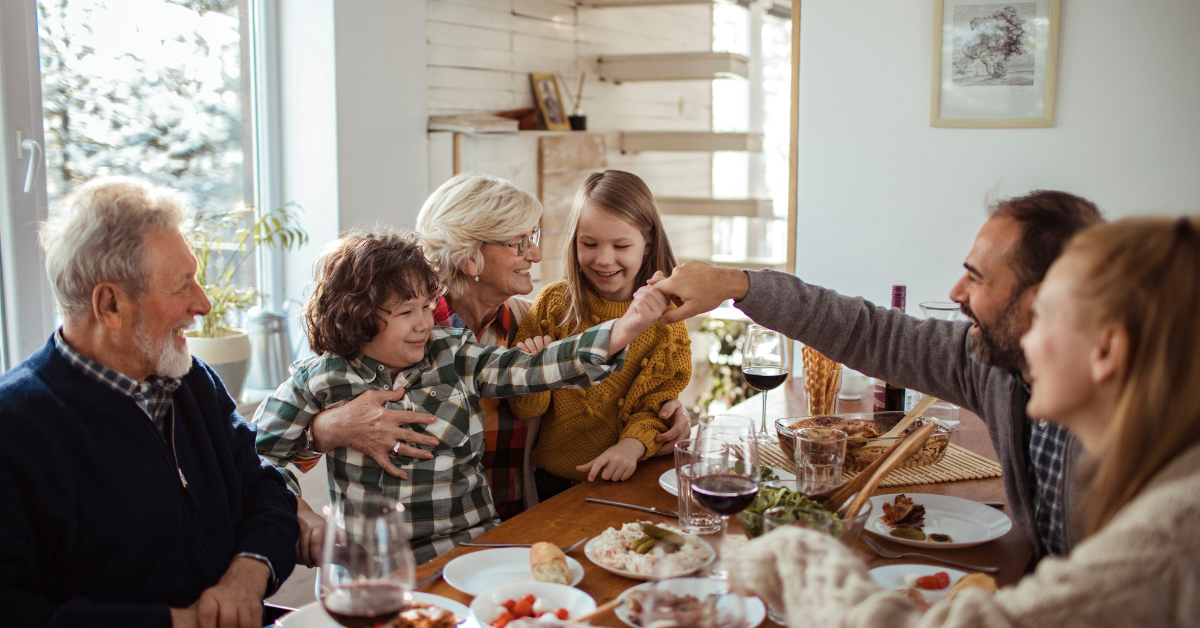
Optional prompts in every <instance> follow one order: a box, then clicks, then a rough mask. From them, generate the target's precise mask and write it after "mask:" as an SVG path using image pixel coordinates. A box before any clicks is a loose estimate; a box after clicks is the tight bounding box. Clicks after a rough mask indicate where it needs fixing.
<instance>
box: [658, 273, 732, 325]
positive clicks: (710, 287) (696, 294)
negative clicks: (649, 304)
mask: <svg viewBox="0 0 1200 628" xmlns="http://www.w3.org/2000/svg"><path fill="white" fill-rule="evenodd" d="M647 283H648V284H649V285H652V286H654V287H655V288H658V289H659V290H660V291H662V293H663V294H665V295H667V297H669V298H670V299H671V302H672V303H674V304H675V305H676V306H677V307H676V308H675V309H673V310H669V311H667V313H666V314H664V315H663V317H662V319H661V320H660V321H659V322H660V323H662V324H663V325H670V324H671V323H677V322H679V321H682V320H685V319H688V318H691V317H693V316H695V315H697V314H702V313H704V312H707V311H709V310H711V309H713V308H715V307H717V306H718V305H721V303H723V302H725V301H726V300H728V299H734V300H737V301H740V300H742V299H744V298H746V294H747V293H748V292H750V276H749V275H747V274H746V273H745V272H743V271H740V270H734V269H732V268H721V267H719V266H713V265H712V264H709V263H706V262H695V261H692V262H688V263H686V264H684V265H682V266H676V267H675V270H674V271H672V272H671V276H670V277H665V278H663V277H659V276H657V274H656V276H655V277H652V278H651V279H650V281H648V282H647Z"/></svg>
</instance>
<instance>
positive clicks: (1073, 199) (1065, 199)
mask: <svg viewBox="0 0 1200 628" xmlns="http://www.w3.org/2000/svg"><path fill="white" fill-rule="evenodd" d="M990 215H991V217H992V218H996V217H1004V218H1011V219H1013V220H1015V221H1017V223H1019V224H1020V225H1021V237H1020V239H1018V240H1017V243H1016V244H1015V245H1014V246H1013V248H1012V250H1011V251H1010V252H1009V257H1010V258H1011V259H1010V260H1009V262H1010V264H1011V265H1012V268H1013V271H1014V272H1015V273H1016V275H1017V290H1016V294H1020V293H1022V292H1024V291H1025V290H1026V289H1027V288H1029V287H1030V286H1035V285H1037V284H1039V283H1041V282H1042V279H1044V278H1045V277H1046V271H1047V270H1049V269H1050V265H1051V264H1053V263H1054V260H1056V259H1058V256H1059V255H1060V254H1062V251H1063V248H1064V247H1066V245H1067V242H1069V241H1070V240H1071V238H1072V237H1074V236H1075V234H1077V233H1079V232H1080V231H1083V230H1084V229H1086V228H1088V227H1090V226H1092V225H1095V224H1099V223H1101V222H1104V218H1103V217H1102V216H1101V215H1100V210H1098V209H1096V205H1095V204H1094V203H1092V202H1091V201H1089V200H1087V199H1085V198H1083V197H1079V196H1075V195H1074V194H1068V193H1066V192H1056V191H1054V190H1034V191H1033V192H1030V193H1029V194H1026V195H1025V196H1018V197H1015V198H1010V199H1007V200H1003V201H1000V202H999V203H996V204H995V205H993V206H992V207H991V209H990Z"/></svg>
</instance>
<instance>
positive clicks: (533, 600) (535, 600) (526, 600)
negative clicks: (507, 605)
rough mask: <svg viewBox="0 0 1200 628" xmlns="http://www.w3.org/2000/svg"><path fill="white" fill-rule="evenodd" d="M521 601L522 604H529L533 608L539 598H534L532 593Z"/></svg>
mask: <svg viewBox="0 0 1200 628" xmlns="http://www.w3.org/2000/svg"><path fill="white" fill-rule="evenodd" d="M521 601H522V602H529V605H530V606H533V605H534V604H535V603H536V602H537V598H536V597H533V594H532V593H530V594H528V595H526V596H525V597H523V598H521Z"/></svg>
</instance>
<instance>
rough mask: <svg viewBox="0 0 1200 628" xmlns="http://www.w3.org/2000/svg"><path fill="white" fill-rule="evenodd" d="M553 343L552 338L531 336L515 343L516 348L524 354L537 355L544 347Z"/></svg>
mask: <svg viewBox="0 0 1200 628" xmlns="http://www.w3.org/2000/svg"><path fill="white" fill-rule="evenodd" d="M552 342H554V338H553V337H552V336H531V337H529V338H526V339H525V340H522V341H521V342H518V343H517V348H518V349H520V350H521V351H524V352H525V353H529V354H533V353H539V352H541V350H542V349H545V348H546V345H548V344H550V343H552Z"/></svg>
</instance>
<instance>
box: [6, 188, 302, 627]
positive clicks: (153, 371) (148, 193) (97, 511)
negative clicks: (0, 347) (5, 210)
mask: <svg viewBox="0 0 1200 628" xmlns="http://www.w3.org/2000/svg"><path fill="white" fill-rule="evenodd" d="M65 205H66V206H65V207H63V208H61V209H58V210H56V211H55V212H54V214H53V215H52V216H51V218H50V220H49V221H47V222H46V223H45V224H44V225H42V229H41V240H42V246H43V248H44V250H45V254H46V272H47V274H48V275H49V278H50V282H51V286H52V287H53V290H54V295H55V298H56V301H57V304H58V306H59V308H60V310H61V313H62V319H63V326H62V327H61V328H60V329H58V330H57V331H56V332H55V333H54V334H53V335H52V336H51V338H50V339H49V341H48V342H47V343H46V344H45V346H43V347H42V348H41V349H40V350H39V351H37V352H36V353H34V354H33V355H32V356H30V357H29V359H27V360H25V361H24V362H22V363H21V364H20V365H18V366H17V367H16V368H15V369H13V370H12V371H10V372H8V373H6V374H5V375H4V376H3V377H2V378H0V504H4V507H3V508H0V607H3V609H4V610H3V613H4V622H3V623H4V625H6V626H96V625H105V626H163V627H166V626H176V627H190V626H222V627H234V626H237V627H243V628H249V627H254V628H257V627H258V626H261V625H262V623H263V622H262V606H261V603H262V599H263V598H264V597H265V596H266V595H268V594H270V593H271V592H273V591H274V590H275V589H276V588H277V587H278V585H279V584H280V583H281V582H282V581H283V580H284V579H286V578H287V576H288V575H289V574H290V573H291V571H292V568H293V566H294V565H295V562H296V539H297V536H298V534H299V526H298V525H297V523H296V500H295V498H294V497H293V496H292V494H291V492H289V491H288V490H287V486H286V485H285V484H284V481H283V477H282V476H281V475H280V474H279V473H278V472H276V471H275V470H274V469H273V468H272V467H271V466H270V465H269V464H264V463H263V462H262V461H261V460H260V459H259V457H258V453H257V451H256V450H255V447H254V438H255V433H254V428H253V426H251V425H250V424H248V423H247V422H246V421H244V420H243V419H242V418H241V417H240V416H238V414H237V411H236V404H235V403H234V400H233V399H232V398H231V397H230V396H229V393H227V392H226V391H225V387H224V386H223V385H222V384H221V380H220V379H219V378H218V377H217V375H216V374H215V373H214V372H213V371H212V369H211V368H209V367H208V365H206V364H204V363H203V362H201V361H200V360H198V359H195V358H193V357H192V356H191V354H190V352H189V351H188V346H187V341H186V340H185V339H184V336H183V331H184V330H185V329H187V328H188V327H189V326H191V325H192V323H193V321H194V319H195V317H196V316H202V315H204V314H206V313H207V312H208V310H209V306H210V304H209V301H208V298H207V297H206V296H205V294H204V291H203V290H202V289H201V288H200V285H199V284H198V283H196V268H197V265H196V258H195V256H194V255H192V252H191V250H190V249H189V247H188V244H187V242H186V241H185V240H184V237H183V234H182V233H181V232H180V224H181V223H182V222H183V220H184V219H185V217H186V212H187V206H186V204H185V203H184V202H183V201H181V200H180V199H179V197H178V195H177V194H176V193H174V192H173V191H171V190H167V189H165V188H155V187H152V186H150V185H148V184H146V183H143V182H141V181H137V180H134V179H127V178H109V179H101V180H97V181H93V182H91V183H89V184H87V185H85V186H83V187H82V188H80V189H79V190H78V192H77V194H76V195H75V196H74V197H73V198H72V199H71V200H70V201H69V203H66V204H65Z"/></svg>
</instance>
